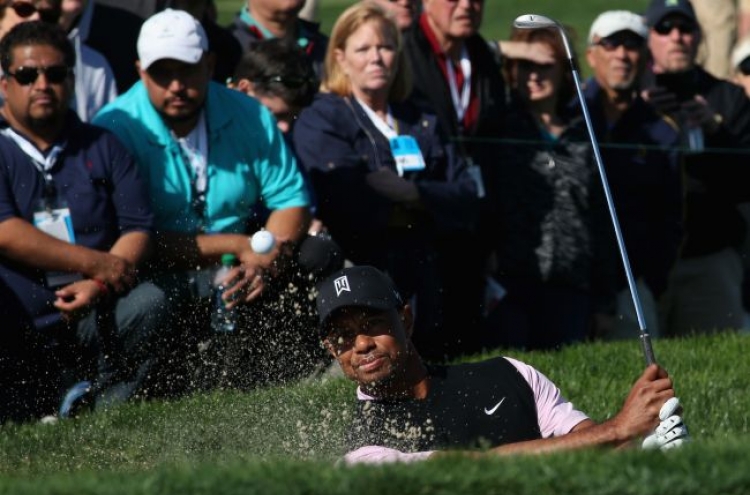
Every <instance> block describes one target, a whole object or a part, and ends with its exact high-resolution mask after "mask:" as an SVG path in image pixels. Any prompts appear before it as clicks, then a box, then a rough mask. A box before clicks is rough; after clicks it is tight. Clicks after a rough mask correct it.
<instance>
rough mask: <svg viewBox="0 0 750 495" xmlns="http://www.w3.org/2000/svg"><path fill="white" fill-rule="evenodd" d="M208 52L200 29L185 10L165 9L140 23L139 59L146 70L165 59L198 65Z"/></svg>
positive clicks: (206, 41)
mask: <svg viewBox="0 0 750 495" xmlns="http://www.w3.org/2000/svg"><path fill="white" fill-rule="evenodd" d="M206 50H208V38H207V37H206V32H205V31H204V30H203V26H201V23H200V22H198V20H196V19H195V18H194V17H193V16H191V15H190V14H188V13H187V12H185V11H184V10H173V9H166V10H163V11H161V12H158V13H156V14H154V15H152V16H151V17H149V18H148V19H146V21H145V22H144V23H143V26H141V32H140V34H139V35H138V59H139V60H140V62H141V68H142V69H143V70H146V69H148V68H149V66H150V65H151V64H153V63H154V62H156V61H157V60H162V59H165V58H169V59H174V60H179V61H180V62H185V63H188V64H197V63H198V61H200V59H201V57H202V56H203V52H205V51H206Z"/></svg>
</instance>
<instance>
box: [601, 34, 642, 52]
mask: <svg viewBox="0 0 750 495" xmlns="http://www.w3.org/2000/svg"><path fill="white" fill-rule="evenodd" d="M644 43H645V40H644V39H643V38H641V37H640V36H618V37H614V36H607V37H606V38H602V39H600V40H599V41H597V42H596V43H594V45H597V46H601V47H602V48H604V50H605V51H607V52H612V51H614V50H617V49H618V48H619V47H621V46H624V47H625V49H626V50H640V49H641V48H643V45H644Z"/></svg>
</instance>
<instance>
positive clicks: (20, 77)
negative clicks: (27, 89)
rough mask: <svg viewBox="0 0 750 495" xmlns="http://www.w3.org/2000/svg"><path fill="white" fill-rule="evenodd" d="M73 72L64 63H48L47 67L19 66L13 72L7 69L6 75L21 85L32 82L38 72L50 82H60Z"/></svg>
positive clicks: (37, 75)
mask: <svg viewBox="0 0 750 495" xmlns="http://www.w3.org/2000/svg"><path fill="white" fill-rule="evenodd" d="M72 73H73V70H72V69H71V68H70V67H67V66H65V65H50V66H49V67H19V68H18V69H16V71H15V72H10V71H8V72H7V73H6V75H7V76H10V77H12V78H13V79H15V80H16V82H17V83H18V84H20V85H21V86H28V85H29V84H33V83H34V82H35V81H36V80H37V78H38V77H39V74H44V76H45V77H46V78H47V82H49V83H51V84H60V83H61V82H63V81H65V79H66V78H67V77H68V76H69V75H70V74H72Z"/></svg>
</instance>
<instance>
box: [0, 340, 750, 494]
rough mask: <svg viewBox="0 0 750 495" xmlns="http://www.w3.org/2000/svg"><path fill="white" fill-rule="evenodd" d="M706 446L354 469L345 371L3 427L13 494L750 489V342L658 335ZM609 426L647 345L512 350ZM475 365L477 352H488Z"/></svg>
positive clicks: (5, 477)
mask: <svg viewBox="0 0 750 495" xmlns="http://www.w3.org/2000/svg"><path fill="white" fill-rule="evenodd" d="M654 347H655V352H656V355H657V358H659V360H660V362H661V363H662V364H663V365H664V366H665V367H666V368H668V369H669V371H670V373H671V374H672V376H673V377H674V381H675V387H676V390H677V393H678V395H679V396H680V398H681V400H682V402H683V404H684V406H685V411H686V412H685V418H686V422H687V424H688V425H689V427H690V430H691V433H692V435H693V437H694V442H693V443H692V444H690V445H688V446H687V447H686V448H683V449H681V450H679V451H673V452H669V453H661V452H644V451H641V450H640V449H631V450H625V451H618V452H615V451H606V453H603V452H602V451H600V450H591V451H583V452H575V453H566V454H559V455H550V456H538V457H533V456H532V457H515V458H506V459H482V460H468V459H463V458H457V457H453V456H451V457H448V458H444V459H440V460H435V461H430V462H426V463H423V464H420V465H413V466H386V467H380V468H364V467H358V468H355V469H344V468H342V467H341V466H337V465H336V464H335V461H336V460H337V459H338V458H339V456H340V455H341V454H342V453H343V452H344V445H343V437H342V434H343V430H344V426H345V424H346V423H347V420H348V418H349V417H350V414H351V408H352V406H353V404H354V396H353V385H352V384H351V383H349V382H346V381H344V380H343V379H333V380H328V381H326V382H314V383H304V384H297V385H294V386H288V387H281V388H271V389H267V390H261V391H257V392H253V393H240V392H216V393H213V394H207V395H199V396H195V397H190V398H186V399H183V400H180V401H175V402H148V403H137V404H129V405H125V406H122V407H119V408H116V409H113V410H111V411H106V412H101V413H97V414H91V415H86V416H83V417H81V418H80V419H77V420H71V421H63V422H60V423H58V424H56V425H41V424H28V425H20V426H19V425H6V426H4V427H2V428H0V494H5V493H8V494H14V495H15V494H26V493H28V494H44V493H50V494H53V493H54V494H66V493H71V494H73V493H75V494H86V493H91V494H94V493H96V494H125V493H127V494H131V493H134V494H141V493H142V494H152V493H153V494H157V493H158V494H163V493H176V494H177V493H179V494H193V493H194V494H219V495H224V494H234V493H237V494H240V493H242V494H251V493H263V494H275V493H278V494H289V493H292V494H294V493H299V494H316V493H321V494H323V493H324V494H327V495H329V494H335V493H342V494H344V493H346V494H350V493H351V492H352V491H356V492H360V493H365V494H367V493H390V492H394V491H395V492H396V493H425V494H428V493H429V494H432V493H444V494H448V493H467V494H470V493H471V494H473V493H518V494H525V493H528V494H535V495H541V494H546V493H550V494H551V493H555V494H558V495H559V494H567V493H575V494H602V493H604V494H606V493H612V494H614V493H633V494H649V493H653V494H657V493H670V495H671V494H682V493H701V494H703V493H737V494H741V493H743V494H744V493H750V472H748V470H747V469H745V468H744V467H742V466H743V465H744V462H745V461H742V459H747V458H749V457H750V425H748V414H747V411H748V410H750V398H749V397H748V395H747V390H748V389H750V360H748V359H747V356H748V353H750V338H749V337H748V336H747V335H737V334H731V333H729V334H724V335H720V336H713V337H696V338H692V339H681V340H658V341H656V342H655V343H654ZM512 355H513V356H514V357H518V358H520V359H522V360H524V361H526V362H528V363H530V364H533V365H535V366H536V367H538V368H539V369H540V370H542V371H543V372H545V373H546V374H547V375H548V376H549V377H550V378H551V379H553V380H554V381H555V382H557V383H558V385H560V386H561V388H562V389H563V392H564V394H565V395H566V396H567V397H568V398H569V399H571V400H572V401H573V402H574V403H575V404H576V405H577V406H578V407H579V408H581V409H582V410H584V411H586V412H587V413H589V414H590V415H591V416H592V417H593V418H594V419H596V420H604V419H606V418H608V417H609V416H610V415H612V414H613V413H614V412H615V411H616V410H617V409H619V407H620V405H621V404H622V401H623V400H624V397H625V395H626V393H627V392H628V390H629V387H630V384H631V383H632V382H633V381H634V380H635V378H636V377H637V376H638V375H639V374H640V372H641V368H642V359H643V358H642V356H641V355H640V350H639V346H638V344H637V343H636V342H635V341H630V342H621V343H610V344H601V343H599V344H588V345H581V346H576V347H571V348H568V349H564V350H563V351H561V352H559V353H512ZM475 359H476V358H475Z"/></svg>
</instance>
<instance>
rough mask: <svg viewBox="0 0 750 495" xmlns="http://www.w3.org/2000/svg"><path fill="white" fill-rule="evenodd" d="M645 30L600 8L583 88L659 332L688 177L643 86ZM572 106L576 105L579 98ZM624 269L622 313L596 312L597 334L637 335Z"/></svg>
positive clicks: (652, 324)
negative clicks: (660, 303)
mask: <svg viewBox="0 0 750 495" xmlns="http://www.w3.org/2000/svg"><path fill="white" fill-rule="evenodd" d="M647 38H648V27H647V26H646V24H645V22H644V21H643V18H642V17H641V16H640V15H638V14H635V13H633V12H629V11H625V10H612V11H607V12H603V13H602V14H600V15H599V16H598V17H597V18H596V19H595V20H594V22H593V24H592V25H591V29H590V31H589V38H588V48H587V49H586V60H587V61H588V63H589V66H590V67H591V69H592V72H593V77H592V78H591V79H589V80H588V81H587V82H586V86H585V89H584V95H585V97H586V101H587V103H588V107H589V109H590V114H591V121H592V124H593V127H594V133H595V134H596V136H597V140H598V141H599V144H600V148H601V154H602V161H603V162H604V166H605V167H606V171H607V177H608V179H609V184H610V187H611V190H612V197H613V199H614V202H615V209H616V210H617V213H618V217H619V220H620V225H621V228H622V233H623V237H624V240H625V245H626V247H627V250H628V257H629V259H630V263H631V266H632V269H633V275H634V276H635V278H636V281H637V284H638V293H639V294H640V296H641V304H642V307H643V311H644V314H645V316H646V322H647V327H648V329H649V332H650V333H651V335H658V334H659V329H658V313H657V307H658V306H657V304H656V301H657V300H658V298H659V297H660V296H661V294H662V293H663V292H664V290H665V289H666V286H667V277H668V274H669V271H670V270H671V268H672V265H673V264H674V262H675V260H676V257H677V249H678V246H679V244H680V240H681V235H682V232H681V229H680V226H681V219H682V183H681V179H680V169H679V161H678V153H677V149H676V148H677V144H678V138H679V135H678V132H677V130H676V129H675V128H674V126H673V125H672V124H671V123H670V121H669V120H667V119H665V118H664V117H663V116H662V115H660V114H659V113H658V112H656V110H655V109H654V108H653V107H652V106H651V105H649V104H648V103H646V102H645V101H644V100H643V99H642V98H641V97H640V95H639V94H638V80H639V77H640V76H641V75H642V74H643V70H644V67H645V63H646V57H647V49H646V39H647ZM572 108H574V109H575V111H578V108H579V106H578V102H575V103H573V104H572ZM619 273H620V275H619V289H618V290H619V293H618V295H617V307H616V309H615V313H616V318H614V319H609V318H606V317H604V316H602V315H599V316H597V325H596V328H595V331H596V334H597V336H598V337H601V338H605V339H622V338H635V337H637V335H638V322H637V319H636V317H635V309H634V308H633V303H632V300H631V298H630V292H629V290H628V285H627V280H626V279H625V274H624V271H622V270H619Z"/></svg>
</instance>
